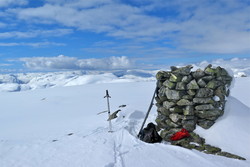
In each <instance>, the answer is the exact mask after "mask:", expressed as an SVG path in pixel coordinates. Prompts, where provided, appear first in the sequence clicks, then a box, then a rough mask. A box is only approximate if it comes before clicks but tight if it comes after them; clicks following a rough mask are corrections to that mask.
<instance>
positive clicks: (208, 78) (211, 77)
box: [201, 76, 215, 82]
mask: <svg viewBox="0 0 250 167" xmlns="http://www.w3.org/2000/svg"><path fill="white" fill-rule="evenodd" d="M214 78H215V77H214V76H204V77H202V78H201V79H203V80H204V81H206V82H208V81H211V80H212V79H214Z"/></svg>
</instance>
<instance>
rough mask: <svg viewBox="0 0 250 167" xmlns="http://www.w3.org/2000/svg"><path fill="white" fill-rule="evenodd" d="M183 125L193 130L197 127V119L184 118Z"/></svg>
mask: <svg viewBox="0 0 250 167" xmlns="http://www.w3.org/2000/svg"><path fill="white" fill-rule="evenodd" d="M181 123H182V127H183V128H185V129H187V130H188V131H190V132H192V131H193V130H194V129H195V125H196V121H195V120H182V122H181Z"/></svg>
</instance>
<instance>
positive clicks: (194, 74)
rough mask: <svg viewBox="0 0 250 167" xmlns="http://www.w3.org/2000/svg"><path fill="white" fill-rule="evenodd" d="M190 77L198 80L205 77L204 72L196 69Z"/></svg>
mask: <svg viewBox="0 0 250 167" xmlns="http://www.w3.org/2000/svg"><path fill="white" fill-rule="evenodd" d="M192 75H193V77H194V78H195V79H199V78H201V77H203V76H204V75H205V72H204V71H203V70H201V69H198V70H196V71H195V72H193V73H192Z"/></svg>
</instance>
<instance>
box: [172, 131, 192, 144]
mask: <svg viewBox="0 0 250 167" xmlns="http://www.w3.org/2000/svg"><path fill="white" fill-rule="evenodd" d="M189 136H190V134H189V133H188V131H187V129H184V128H182V129H181V131H179V132H176V133H175V134H173V135H172V136H171V137H170V139H171V140H172V141H176V140H180V139H183V138H185V137H189Z"/></svg>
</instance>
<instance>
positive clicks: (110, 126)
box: [104, 90, 113, 132]
mask: <svg viewBox="0 0 250 167" xmlns="http://www.w3.org/2000/svg"><path fill="white" fill-rule="evenodd" d="M104 98H107V105H108V117H109V118H110V105H109V98H111V97H110V96H109V92H108V90H106V96H104ZM108 132H113V131H112V124H111V120H109V131H108Z"/></svg>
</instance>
